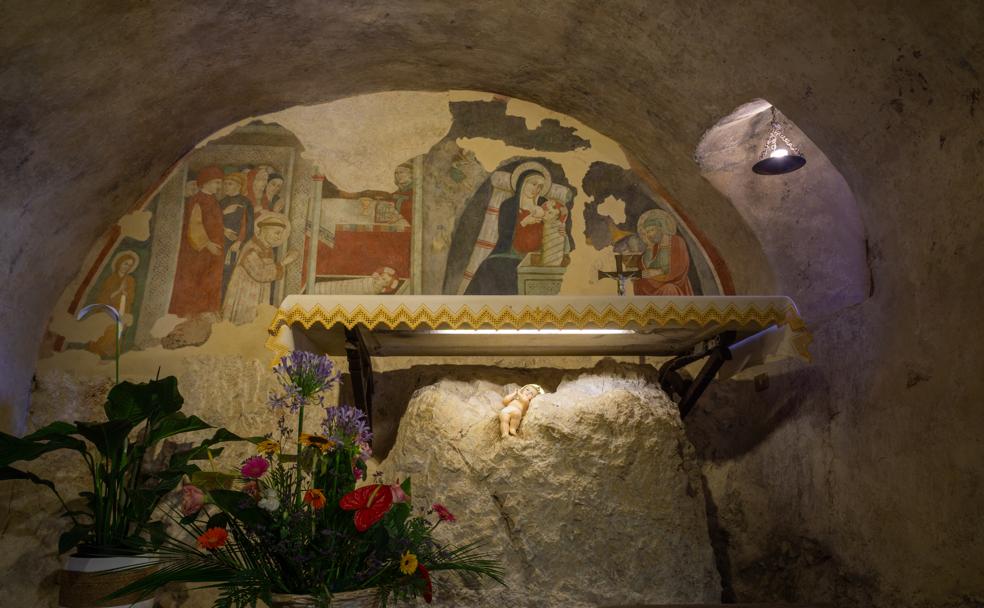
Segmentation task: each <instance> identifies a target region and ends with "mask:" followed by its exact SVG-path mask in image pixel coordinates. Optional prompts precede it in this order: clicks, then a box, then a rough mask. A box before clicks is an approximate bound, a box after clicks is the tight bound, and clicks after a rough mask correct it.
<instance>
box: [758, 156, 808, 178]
mask: <svg viewBox="0 0 984 608" xmlns="http://www.w3.org/2000/svg"><path fill="white" fill-rule="evenodd" d="M805 164H806V159H805V158H803V157H802V156H799V155H796V154H790V155H788V156H780V157H768V158H763V159H762V160H760V161H758V162H757V163H755V164H754V165H752V171H754V172H755V173H758V174H759V175H782V174H783V173H792V172H793V171H795V170H797V169H799V168H800V167H802V166H803V165H805Z"/></svg>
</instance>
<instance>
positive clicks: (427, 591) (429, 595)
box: [417, 564, 434, 604]
mask: <svg viewBox="0 0 984 608" xmlns="http://www.w3.org/2000/svg"><path fill="white" fill-rule="evenodd" d="M417 576H419V577H420V578H422V579H424V594H423V595H424V601H425V602H427V603H428V604H430V603H431V600H432V599H434V587H433V586H432V585H431V575H430V572H428V571H427V568H424V565H423V564H417Z"/></svg>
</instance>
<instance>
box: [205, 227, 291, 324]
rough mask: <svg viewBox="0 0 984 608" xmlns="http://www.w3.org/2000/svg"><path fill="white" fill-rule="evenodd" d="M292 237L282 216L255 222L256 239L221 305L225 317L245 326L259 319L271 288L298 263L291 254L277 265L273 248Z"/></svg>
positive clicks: (242, 254) (241, 258) (246, 250)
mask: <svg viewBox="0 0 984 608" xmlns="http://www.w3.org/2000/svg"><path fill="white" fill-rule="evenodd" d="M288 234H290V222H289V221H288V220H287V218H286V217H285V216H283V215H282V214H280V213H275V212H272V211H268V212H266V213H264V214H262V215H260V216H259V217H258V218H257V219H256V226H255V230H254V235H253V238H252V239H250V241H249V242H248V243H246V244H245V245H244V246H243V249H242V251H241V252H240V255H239V262H238V263H237V264H236V268H235V270H233V271H232V278H231V279H230V280H229V287H228V289H226V296H225V301H224V302H223V304H222V316H223V317H224V318H225V319H227V320H229V321H232V322H233V323H235V324H236V325H242V324H244V323H251V322H252V321H253V320H254V319H255V318H256V310H257V308H258V307H259V306H260V305H261V304H269V303H270V284H271V283H273V282H274V281H277V280H279V279H282V278H283V277H284V267H285V266H287V265H289V264H291V263H292V262H293V261H294V260H296V259H297V257H298V256H297V252H296V251H288V252H287V254H286V255H285V256H284V259H283V260H281V261H280V262H277V259H276V254H275V253H274V251H273V249H274V247H279V246H280V245H283V244H284V242H285V241H286V240H287V235H288Z"/></svg>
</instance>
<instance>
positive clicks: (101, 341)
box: [85, 251, 140, 359]
mask: <svg viewBox="0 0 984 608" xmlns="http://www.w3.org/2000/svg"><path fill="white" fill-rule="evenodd" d="M139 264H140V257H139V256H137V254H136V253H134V252H132V251H121V252H119V253H117V254H116V256H115V257H114V258H113V261H112V263H111V264H110V268H111V272H110V274H109V276H107V277H106V278H105V279H104V280H103V282H102V284H100V285H99V291H97V292H96V295H95V297H94V298H93V299H92V301H93V303H98V304H109V305H110V306H112V307H113V308H115V309H116V310H118V311H119V312H120V314H121V315H122V319H123V326H124V327H126V326H127V325H130V324H131V323H132V319H133V315H132V314H130V309H131V308H133V306H134V304H135V297H136V293H137V282H136V280H135V279H134V278H133V271H134V270H136V269H137V266H138V265H139ZM85 348H86V350H88V351H89V352H93V353H96V354H97V355H99V356H100V357H102V358H104V359H105V358H112V357H115V356H116V323H115V322H113V323H111V324H110V325H108V326H107V327H106V331H104V332H103V334H102V335H101V336H100V337H99V338H98V339H96V340H93V341H91V342H89V343H88V344H86V346H85Z"/></svg>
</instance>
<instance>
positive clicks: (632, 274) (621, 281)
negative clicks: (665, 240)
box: [598, 253, 642, 296]
mask: <svg viewBox="0 0 984 608" xmlns="http://www.w3.org/2000/svg"><path fill="white" fill-rule="evenodd" d="M638 259H639V254H638V253H616V254H615V271H614V272H612V271H610V270H599V271H598V278H599V279H615V280H616V281H618V295H620V296H624V295H625V280H626V279H638V278H641V277H642V271H641V270H638V269H635V270H626V269H625V265H624V264H623V261H625V262H628V263H629V264H631V263H632V262H636V261H637V260H638Z"/></svg>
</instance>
